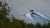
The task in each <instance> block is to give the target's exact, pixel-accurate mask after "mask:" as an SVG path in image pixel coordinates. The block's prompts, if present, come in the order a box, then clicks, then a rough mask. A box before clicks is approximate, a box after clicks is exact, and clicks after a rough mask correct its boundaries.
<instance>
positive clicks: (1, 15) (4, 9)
mask: <svg viewBox="0 0 50 28" xmlns="http://www.w3.org/2000/svg"><path fill="white" fill-rule="evenodd" d="M9 12H10V7H8V4H7V3H6V2H5V3H2V1H0V19H5V18H7V15H9Z"/></svg>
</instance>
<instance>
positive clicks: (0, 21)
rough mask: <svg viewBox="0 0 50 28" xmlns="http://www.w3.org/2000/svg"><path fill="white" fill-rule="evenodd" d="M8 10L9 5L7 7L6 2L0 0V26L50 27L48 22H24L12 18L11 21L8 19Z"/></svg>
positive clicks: (13, 27)
mask: <svg viewBox="0 0 50 28" xmlns="http://www.w3.org/2000/svg"><path fill="white" fill-rule="evenodd" d="M9 12H10V7H8V4H7V3H6V2H5V3H2V2H1V1H0V28H50V23H48V24H43V25H41V24H39V23H37V24H35V25H34V24H32V23H30V24H26V22H24V20H18V19H15V18H14V17H12V18H13V22H11V21H10V20H9V17H8V15H9Z"/></svg>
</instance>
